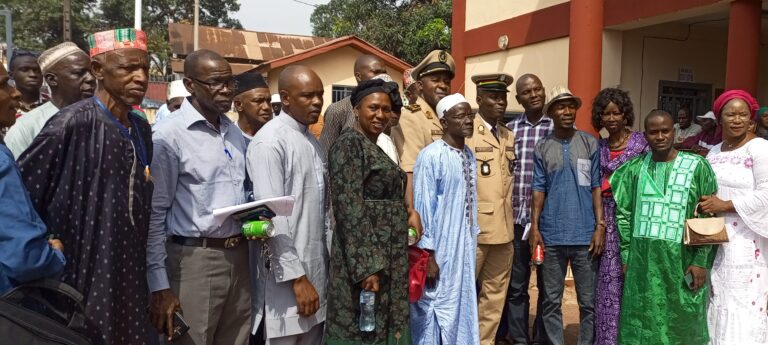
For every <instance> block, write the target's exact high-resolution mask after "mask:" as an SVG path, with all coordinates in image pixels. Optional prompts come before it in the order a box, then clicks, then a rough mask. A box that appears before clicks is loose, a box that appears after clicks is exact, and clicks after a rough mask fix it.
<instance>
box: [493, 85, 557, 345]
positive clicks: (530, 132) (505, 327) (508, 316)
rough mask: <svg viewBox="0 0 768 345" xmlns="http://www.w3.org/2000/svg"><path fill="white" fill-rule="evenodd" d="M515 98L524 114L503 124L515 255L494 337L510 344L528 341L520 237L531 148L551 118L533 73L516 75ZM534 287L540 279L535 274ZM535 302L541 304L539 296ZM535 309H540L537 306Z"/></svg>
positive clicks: (538, 336)
mask: <svg viewBox="0 0 768 345" xmlns="http://www.w3.org/2000/svg"><path fill="white" fill-rule="evenodd" d="M515 88H516V91H517V95H515V99H517V102H518V103H519V104H520V105H521V106H522V107H523V109H525V113H523V114H522V115H520V116H518V117H517V118H515V119H514V120H512V121H510V122H509V123H508V124H507V127H508V128H509V129H510V130H511V131H512V134H513V135H514V136H515V157H516V159H515V161H514V162H513V163H512V167H511V168H512V174H513V175H514V183H513V184H512V207H513V210H512V212H513V217H514V220H515V240H514V249H515V254H514V258H513V260H512V275H511V278H510V280H509V290H508V291H507V303H506V306H505V307H504V313H503V315H502V320H501V324H500V325H499V330H498V332H497V335H496V337H497V338H500V339H507V340H509V341H511V343H512V344H528V342H529V341H528V340H529V337H528V313H529V309H530V302H529V300H530V297H529V296H528V282H529V281H530V278H531V269H530V267H529V263H530V261H531V251H530V247H529V246H528V242H527V238H526V239H523V234H524V232H525V229H526V226H530V222H531V220H530V212H531V183H532V182H533V151H534V148H535V147H536V143H537V142H538V141H539V139H542V138H544V137H546V136H548V135H549V134H550V133H552V130H553V123H552V119H550V118H549V117H547V116H546V115H545V114H544V112H543V111H542V109H543V108H544V104H545V103H546V94H545V92H544V86H543V85H542V84H541V80H539V77H537V76H536V75H533V74H524V75H522V76H520V78H519V79H518V80H517V83H516V84H515ZM537 286H539V287H541V280H540V279H539V278H538V275H537ZM537 305H538V306H539V307H540V306H541V295H539V300H538V303H537ZM537 310H541V309H540V308H537ZM532 340H533V343H534V344H536V343H546V340H545V338H544V326H543V324H542V322H541V316H540V313H539V314H538V315H537V316H536V321H535V323H534V327H533V339H532Z"/></svg>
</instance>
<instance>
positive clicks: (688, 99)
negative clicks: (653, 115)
mask: <svg viewBox="0 0 768 345" xmlns="http://www.w3.org/2000/svg"><path fill="white" fill-rule="evenodd" d="M657 106H658V108H659V109H661V110H665V111H667V112H669V113H670V114H671V115H672V117H673V118H675V121H677V112H678V111H679V110H680V108H688V109H689V110H691V115H692V116H693V117H694V119H695V117H696V116H699V115H704V114H705V113H706V112H708V111H710V110H712V84H699V83H685V82H677V81H668V80H659V102H658V105H657ZM643 115H645V114H643Z"/></svg>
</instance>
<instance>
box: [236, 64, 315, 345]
mask: <svg viewBox="0 0 768 345" xmlns="http://www.w3.org/2000/svg"><path fill="white" fill-rule="evenodd" d="M278 89H279V90H280V97H281V99H282V103H283V107H282V112H281V114H280V116H277V117H275V118H274V119H273V120H271V121H269V122H267V124H266V125H264V127H262V128H261V130H259V132H258V133H256V135H255V136H254V137H253V140H251V143H250V144H249V146H248V154H247V167H248V174H249V176H251V179H252V180H253V194H254V198H255V199H256V200H260V199H266V198H272V197H279V196H288V195H293V196H295V197H296V203H295V205H294V207H293V214H292V215H290V216H288V217H275V218H273V219H272V222H273V224H274V226H275V235H274V236H272V238H270V239H269V240H267V241H266V242H264V243H259V242H256V241H254V242H252V243H251V249H252V250H251V277H252V281H253V295H252V301H253V309H252V314H253V316H254V317H253V321H254V322H253V330H252V331H253V333H254V334H255V333H256V330H257V329H258V328H259V326H260V325H261V324H262V321H263V327H264V336H265V338H266V344H267V345H314V344H320V343H321V342H322V338H323V322H324V321H325V305H326V300H325V297H326V296H325V291H326V281H327V279H328V273H327V270H328V249H327V248H328V247H327V242H326V240H327V234H326V233H327V229H328V226H327V224H328V222H327V219H328V213H327V212H328V210H327V207H326V205H327V204H326V178H327V171H326V163H325V155H324V154H323V151H322V148H321V147H320V143H319V142H318V141H317V139H315V137H314V136H313V135H312V134H311V133H309V131H308V130H307V128H308V126H309V125H311V124H313V123H315V122H317V120H318V118H319V116H320V111H321V109H322V107H323V83H322V81H321V80H320V78H319V77H318V76H317V74H315V72H313V71H312V70H311V69H309V68H307V67H304V66H290V67H287V68H286V69H284V70H283V71H282V73H280V77H279V80H278ZM267 251H268V252H267ZM265 296H266V298H265Z"/></svg>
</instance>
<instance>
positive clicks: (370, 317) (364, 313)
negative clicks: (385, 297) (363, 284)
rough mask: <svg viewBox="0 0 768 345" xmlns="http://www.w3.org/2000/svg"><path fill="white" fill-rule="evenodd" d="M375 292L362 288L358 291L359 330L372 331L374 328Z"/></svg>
mask: <svg viewBox="0 0 768 345" xmlns="http://www.w3.org/2000/svg"><path fill="white" fill-rule="evenodd" d="M375 305H376V293H375V292H373V291H368V290H363V291H362V292H360V331H362V332H373V330H374V329H376V314H375V313H376V308H375Z"/></svg>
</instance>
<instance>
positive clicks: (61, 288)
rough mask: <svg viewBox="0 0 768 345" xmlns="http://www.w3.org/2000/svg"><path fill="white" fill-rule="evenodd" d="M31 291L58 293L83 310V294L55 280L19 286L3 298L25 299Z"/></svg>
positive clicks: (38, 281) (36, 281)
mask: <svg viewBox="0 0 768 345" xmlns="http://www.w3.org/2000/svg"><path fill="white" fill-rule="evenodd" d="M30 290H48V291H53V292H57V293H59V294H61V295H64V296H67V297H69V299H70V300H72V301H73V302H75V304H76V305H77V306H78V307H79V308H80V309H81V310H82V309H83V299H84V298H83V294H81V293H80V292H79V291H77V290H76V289H75V288H73V287H72V286H71V285H69V284H66V283H64V282H61V281H58V280H54V279H39V280H35V281H32V282H29V283H25V284H22V285H19V286H17V287H15V288H13V289H12V290H10V291H8V292H7V293H5V295H3V297H2V298H4V299H10V300H16V299H17V298H19V296H20V297H24V296H25V295H27V294H28V292H29V291H30Z"/></svg>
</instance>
